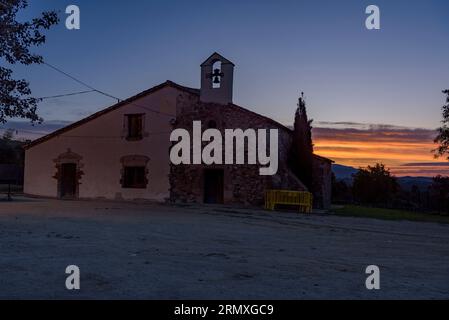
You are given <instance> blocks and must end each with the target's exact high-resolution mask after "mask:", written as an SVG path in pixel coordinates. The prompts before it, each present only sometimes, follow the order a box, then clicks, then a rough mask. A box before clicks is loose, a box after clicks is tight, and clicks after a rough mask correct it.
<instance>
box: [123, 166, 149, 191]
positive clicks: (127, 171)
mask: <svg viewBox="0 0 449 320" xmlns="http://www.w3.org/2000/svg"><path fill="white" fill-rule="evenodd" d="M123 169H124V177H123V188H135V189H145V188H146V184H147V183H146V178H145V167H124V168H123Z"/></svg>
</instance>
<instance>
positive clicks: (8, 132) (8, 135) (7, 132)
mask: <svg viewBox="0 0 449 320" xmlns="http://www.w3.org/2000/svg"><path fill="white" fill-rule="evenodd" d="M13 138H14V129H7V130H5V132H4V133H3V137H2V139H3V140H5V141H11V140H12V139H13Z"/></svg>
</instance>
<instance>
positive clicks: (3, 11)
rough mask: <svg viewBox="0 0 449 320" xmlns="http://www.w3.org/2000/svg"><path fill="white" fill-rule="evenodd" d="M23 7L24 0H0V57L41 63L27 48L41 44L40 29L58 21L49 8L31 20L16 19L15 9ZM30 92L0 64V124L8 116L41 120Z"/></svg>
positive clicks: (24, 62)
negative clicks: (21, 20)
mask: <svg viewBox="0 0 449 320" xmlns="http://www.w3.org/2000/svg"><path fill="white" fill-rule="evenodd" d="M27 6H28V1H27V0H0V58H1V59H2V60H4V61H6V62H7V63H9V64H11V65H13V64H16V63H20V64H24V65H30V64H35V63H36V64H40V63H43V57H42V56H40V55H37V54H33V53H31V52H30V48H31V47H33V46H39V45H41V44H43V43H45V40H46V39H45V35H44V34H43V30H48V29H49V28H50V27H51V26H52V25H54V24H57V23H58V21H59V19H58V16H57V14H56V12H53V11H50V12H43V13H42V15H41V16H40V17H38V18H34V19H32V20H31V21H27V22H19V21H18V20H17V14H18V12H19V10H22V9H25V8H26V7H27ZM30 95H31V90H30V88H29V83H28V82H27V81H26V80H24V79H22V80H15V79H13V77H12V70H11V69H8V68H5V67H0V123H5V122H6V120H7V119H8V118H24V119H29V120H30V121H31V122H40V121H42V119H41V118H40V117H39V116H38V115H37V113H36V111H37V105H38V102H39V99H36V98H33V97H31V96H30Z"/></svg>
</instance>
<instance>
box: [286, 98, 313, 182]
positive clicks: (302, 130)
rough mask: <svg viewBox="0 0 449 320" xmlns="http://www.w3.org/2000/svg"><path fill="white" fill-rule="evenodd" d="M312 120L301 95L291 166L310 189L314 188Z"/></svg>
mask: <svg viewBox="0 0 449 320" xmlns="http://www.w3.org/2000/svg"><path fill="white" fill-rule="evenodd" d="M312 122H313V120H309V119H308V117H307V110H306V103H305V101H304V98H303V96H301V97H300V98H299V100H298V108H297V109H296V113H295V124H294V133H293V143H292V150H291V153H290V168H291V169H292V171H293V173H294V174H295V175H296V176H297V177H298V178H299V180H301V182H302V183H304V184H305V185H306V187H307V188H309V190H312V183H313V181H312V176H313V174H312V171H313V143H312Z"/></svg>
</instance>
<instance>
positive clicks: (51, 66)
mask: <svg viewBox="0 0 449 320" xmlns="http://www.w3.org/2000/svg"><path fill="white" fill-rule="evenodd" d="M44 64H45V65H46V66H48V67H50V68H52V69H53V70H55V71H57V72H59V73H61V74H63V75H65V76H66V77H69V78H70V79H72V80H73V81H76V82H78V83H79V84H81V85H83V86H85V87H86V88H89V89H91V90H92V91H96V92H98V93H100V94H102V95H104V96H106V97H109V98H112V99H115V100H117V101H118V102H120V101H121V99H119V98H117V97H114V96H113V95H110V94H108V93H106V92H103V91H100V90H97V89H95V88H94V87H92V86H90V85H88V84H87V83H85V82H83V81H81V80H79V79H77V78H75V77H74V76H71V75H70V74H68V73H67V72H64V71H62V70H61V69H59V68H57V67H55V66H53V65H51V64H49V63H47V62H44Z"/></svg>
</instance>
